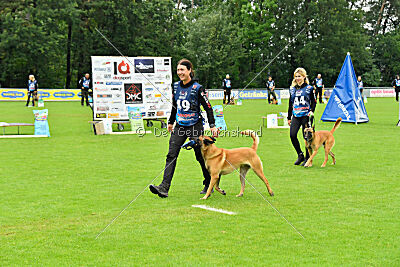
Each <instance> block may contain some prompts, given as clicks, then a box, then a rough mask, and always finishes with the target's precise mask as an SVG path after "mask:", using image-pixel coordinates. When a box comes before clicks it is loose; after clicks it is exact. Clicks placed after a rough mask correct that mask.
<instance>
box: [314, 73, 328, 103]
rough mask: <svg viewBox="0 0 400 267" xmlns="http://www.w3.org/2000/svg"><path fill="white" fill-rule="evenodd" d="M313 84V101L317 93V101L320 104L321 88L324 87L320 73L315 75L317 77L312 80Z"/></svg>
mask: <svg viewBox="0 0 400 267" xmlns="http://www.w3.org/2000/svg"><path fill="white" fill-rule="evenodd" d="M313 86H314V90H315V101H316V100H317V99H318V95H319V103H320V104H322V90H324V89H325V85H324V81H323V80H322V75H321V74H318V75H317V78H315V80H314V81H313Z"/></svg>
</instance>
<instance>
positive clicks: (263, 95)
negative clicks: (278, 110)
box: [208, 89, 289, 100]
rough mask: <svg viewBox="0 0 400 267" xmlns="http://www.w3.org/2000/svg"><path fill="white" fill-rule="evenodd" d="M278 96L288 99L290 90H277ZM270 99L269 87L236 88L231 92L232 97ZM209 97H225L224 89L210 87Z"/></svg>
mask: <svg viewBox="0 0 400 267" xmlns="http://www.w3.org/2000/svg"><path fill="white" fill-rule="evenodd" d="M275 93H276V94H277V96H278V98H281V99H288V98H289V90H287V89H284V90H275ZM238 95H239V98H241V99H268V91H267V89H246V90H241V89H234V90H232V92H231V97H233V98H235V99H238ZM208 98H209V99H210V100H220V99H224V91H223V90H222V89H210V90H208Z"/></svg>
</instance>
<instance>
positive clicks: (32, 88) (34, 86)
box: [26, 74, 38, 107]
mask: <svg viewBox="0 0 400 267" xmlns="http://www.w3.org/2000/svg"><path fill="white" fill-rule="evenodd" d="M37 90H38V82H37V81H36V80H35V76H33V75H32V74H31V75H29V80H28V101H26V106H28V105H29V101H30V98H31V96H32V106H33V107H34V106H35V98H36V97H37Z"/></svg>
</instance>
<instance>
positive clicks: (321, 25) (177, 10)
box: [0, 0, 400, 88]
mask: <svg viewBox="0 0 400 267" xmlns="http://www.w3.org/2000/svg"><path fill="white" fill-rule="evenodd" d="M399 24H400V1H397V0H390V1H385V0H350V1H345V0H318V1H311V0H304V1H295V0H279V1H278V0H174V1H173V0H151V1H150V0H136V1H135V0H113V1H111V0H57V1H49V0H14V1H7V0H0V84H1V86H2V87H25V86H26V82H27V77H28V75H29V74H34V75H35V76H36V77H37V79H38V80H39V82H40V87H42V88H77V82H78V80H79V79H80V78H81V76H82V75H83V74H84V73H86V72H90V70H91V59H90V56H95V55H111V56H119V54H118V52H117V51H116V50H115V49H114V48H113V47H111V46H110V45H109V44H108V43H107V42H106V41H105V40H104V39H103V38H102V36H101V35H100V34H99V33H98V32H97V31H96V28H97V29H99V30H100V31H101V32H102V33H103V34H104V35H105V36H106V37H107V38H108V39H109V40H110V41H111V42H112V43H113V44H114V45H115V46H116V47H117V48H118V49H119V50H120V51H121V52H122V53H123V54H124V55H126V56H171V57H172V59H173V63H174V64H176V62H177V61H178V60H179V59H181V58H188V59H190V60H191V61H192V62H193V63H194V66H195V72H196V76H197V78H198V79H199V81H200V83H202V84H203V85H204V86H206V88H220V87H221V82H222V79H223V78H224V77H225V75H226V74H228V73H229V74H230V76H231V78H232V82H233V86H234V88H240V87H244V86H246V85H248V83H249V82H250V81H251V80H252V79H253V78H254V77H255V75H256V74H257V73H258V72H259V71H261V70H262V69H263V67H264V66H266V65H267V64H268V63H270V62H271V61H272V63H271V64H270V65H268V67H267V68H266V69H265V71H264V72H263V73H262V74H261V75H260V76H259V77H258V78H257V79H255V80H254V81H252V82H251V83H250V85H249V87H265V82H266V80H267V78H268V75H271V76H272V77H273V78H274V80H275V81H276V83H277V87H288V86H289V84H290V81H291V79H292V75H293V71H294V69H296V68H297V67H300V66H301V67H304V68H306V70H307V71H308V74H309V76H310V78H314V77H315V76H316V75H317V74H318V73H321V74H322V76H323V78H324V81H325V85H326V86H333V85H334V83H335V81H336V78H337V76H338V74H339V71H340V68H341V66H342V64H343V61H344V58H345V56H346V53H347V52H350V53H351V56H352V60H353V64H354V68H355V70H356V73H357V74H358V75H362V77H363V81H364V85H365V86H388V85H389V84H390V82H391V81H392V80H393V77H394V75H395V74H399V73H400V64H399V63H400V27H399ZM299 33H300V34H299ZM296 36H297V37H296ZM289 43H290V45H288V44H289ZM287 45H288V46H287ZM286 46H287V48H286V49H284V48H285V47H286ZM282 49H284V50H283V51H282ZM174 78H176V77H174Z"/></svg>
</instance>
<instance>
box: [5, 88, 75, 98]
mask: <svg viewBox="0 0 400 267" xmlns="http://www.w3.org/2000/svg"><path fill="white" fill-rule="evenodd" d="M27 92H28V91H27V90H26V89H6V88H1V89H0V101H26V100H27V99H28V95H27ZM38 97H40V98H42V99H43V101H79V100H81V90H80V89H38Z"/></svg>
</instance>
